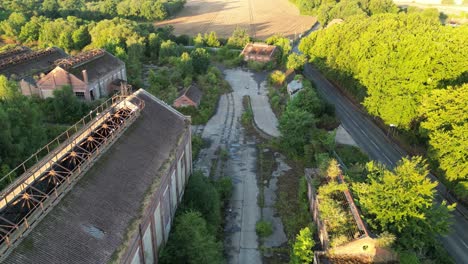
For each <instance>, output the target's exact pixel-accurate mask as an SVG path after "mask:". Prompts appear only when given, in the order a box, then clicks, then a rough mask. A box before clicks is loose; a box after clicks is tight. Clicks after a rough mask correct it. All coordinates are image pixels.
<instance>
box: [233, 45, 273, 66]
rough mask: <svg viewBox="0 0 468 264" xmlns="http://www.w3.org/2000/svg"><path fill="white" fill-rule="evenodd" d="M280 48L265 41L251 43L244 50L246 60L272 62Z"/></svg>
mask: <svg viewBox="0 0 468 264" xmlns="http://www.w3.org/2000/svg"><path fill="white" fill-rule="evenodd" d="M277 50H278V48H277V47H276V46H273V45H268V44H265V43H249V44H247V45H246V46H245V47H244V49H243V50H242V53H241V54H242V55H243V56H244V60H245V61H257V62H272V61H274V59H275V53H276V52H277Z"/></svg>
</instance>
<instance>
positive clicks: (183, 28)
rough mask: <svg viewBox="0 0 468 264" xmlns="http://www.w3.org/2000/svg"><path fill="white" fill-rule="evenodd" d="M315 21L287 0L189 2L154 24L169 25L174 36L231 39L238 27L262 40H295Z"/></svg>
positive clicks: (191, 0)
mask: <svg viewBox="0 0 468 264" xmlns="http://www.w3.org/2000/svg"><path fill="white" fill-rule="evenodd" d="M315 21H316V19H315V18H314V17H311V16H302V15H300V14H299V10H298V9H297V8H296V7H295V6H294V5H293V4H291V3H290V2H288V0H188V1H187V3H186V4H185V7H184V9H183V10H182V11H181V12H180V13H179V14H178V15H177V16H176V17H174V18H172V19H170V20H165V21H161V22H158V23H156V25H157V26H165V25H172V26H174V29H175V32H174V33H175V34H176V35H180V34H186V35H190V36H193V35H196V34H198V33H205V32H210V31H216V33H217V34H218V36H219V37H228V36H230V35H231V33H232V31H234V29H235V28H236V27H237V26H239V27H242V28H246V29H248V30H249V32H250V35H251V36H252V37H254V38H257V39H265V38H267V37H269V36H271V35H273V34H276V33H279V34H282V35H284V36H287V37H291V38H294V35H295V34H297V35H299V33H301V32H304V31H306V30H308V29H309V28H310V27H312V25H313V24H314V23H315Z"/></svg>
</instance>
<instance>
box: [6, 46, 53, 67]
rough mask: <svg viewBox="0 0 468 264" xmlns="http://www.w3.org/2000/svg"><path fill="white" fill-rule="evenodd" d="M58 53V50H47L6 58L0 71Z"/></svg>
mask: <svg viewBox="0 0 468 264" xmlns="http://www.w3.org/2000/svg"><path fill="white" fill-rule="evenodd" d="M56 51H57V49H56V48H47V49H45V50H40V51H32V52H27V53H22V54H19V55H16V56H12V57H10V58H6V59H4V60H1V61H0V69H3V68H5V67H7V66H10V65H14V64H18V63H22V62H25V61H30V60H33V59H36V58H39V57H42V56H44V55H47V54H52V53H54V52H56Z"/></svg>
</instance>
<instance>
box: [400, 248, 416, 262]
mask: <svg viewBox="0 0 468 264" xmlns="http://www.w3.org/2000/svg"><path fill="white" fill-rule="evenodd" d="M400 263H401V264H419V259H418V256H417V255H416V253H414V252H408V251H404V252H401V253H400Z"/></svg>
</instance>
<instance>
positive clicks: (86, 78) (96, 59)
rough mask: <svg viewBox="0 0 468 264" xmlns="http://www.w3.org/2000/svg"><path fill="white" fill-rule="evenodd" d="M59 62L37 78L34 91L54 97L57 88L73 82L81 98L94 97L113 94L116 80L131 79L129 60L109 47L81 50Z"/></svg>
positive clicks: (40, 94) (73, 86)
mask: <svg viewBox="0 0 468 264" xmlns="http://www.w3.org/2000/svg"><path fill="white" fill-rule="evenodd" d="M55 64H56V65H57V66H56V67H55V69H53V70H52V71H51V72H49V73H48V74H46V75H45V76H43V77H42V78H40V80H39V81H37V88H36V89H37V90H35V92H33V94H39V96H40V97H41V98H47V97H52V96H53V91H54V90H56V89H59V88H61V87H63V86H64V85H70V86H71V87H72V89H73V92H74V93H75V95H76V96H77V97H78V98H82V99H84V100H87V101H90V100H94V99H97V98H101V97H103V96H107V95H109V94H111V93H112V92H113V87H114V86H113V85H112V83H113V82H114V81H115V80H124V81H125V80H127V73H126V70H125V63H123V62H122V61H121V60H119V59H118V58H116V57H115V56H114V55H112V54H110V53H109V52H107V51H105V50H100V49H99V50H92V51H88V52H84V53H80V54H78V55H76V56H73V57H69V58H65V59H62V60H58V61H56V62H55ZM32 89H34V88H32Z"/></svg>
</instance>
